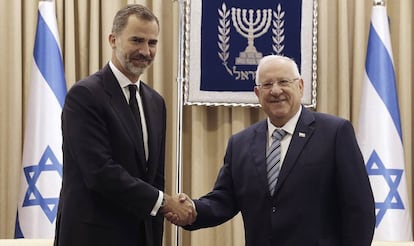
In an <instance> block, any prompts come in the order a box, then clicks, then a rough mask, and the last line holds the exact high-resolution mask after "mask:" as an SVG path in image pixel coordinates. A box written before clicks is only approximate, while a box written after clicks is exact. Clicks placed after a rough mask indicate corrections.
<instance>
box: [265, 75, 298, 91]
mask: <svg viewBox="0 0 414 246" xmlns="http://www.w3.org/2000/svg"><path fill="white" fill-rule="evenodd" d="M300 79H301V78H300V77H297V78H294V79H291V80H287V79H282V80H277V81H269V82H265V83H260V84H259V85H257V86H258V87H260V88H263V89H264V90H270V89H272V88H273V86H274V84H277V85H278V86H279V87H282V88H286V87H289V86H290V85H291V84H292V83H293V82H295V81H296V80H300Z"/></svg>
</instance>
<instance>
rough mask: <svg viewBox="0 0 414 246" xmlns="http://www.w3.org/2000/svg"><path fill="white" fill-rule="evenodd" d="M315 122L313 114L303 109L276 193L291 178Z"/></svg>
mask: <svg viewBox="0 0 414 246" xmlns="http://www.w3.org/2000/svg"><path fill="white" fill-rule="evenodd" d="M314 120H315V118H314V117H313V115H312V113H311V112H309V111H308V110H307V109H305V108H302V113H301V116H300V117H299V120H298V123H297V125H296V128H295V131H294V132H293V135H292V139H291V141H290V144H289V148H288V150H287V152H286V156H285V159H284V161H283V165H282V169H281V170H280V174H279V179H278V181H277V184H276V187H275V193H274V194H277V192H278V191H279V190H280V189H281V187H282V186H283V183H284V182H285V180H286V178H287V177H288V176H289V174H290V172H291V171H292V169H293V167H294V166H295V165H296V160H297V159H298V157H299V156H300V155H301V153H302V151H303V148H304V147H305V146H306V144H307V143H308V141H309V140H310V138H311V136H312V134H313V131H314V127H312V126H311V123H312V122H313V121H314Z"/></svg>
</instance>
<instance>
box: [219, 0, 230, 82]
mask: <svg viewBox="0 0 414 246" xmlns="http://www.w3.org/2000/svg"><path fill="white" fill-rule="evenodd" d="M218 13H219V16H220V19H219V26H218V32H219V34H218V39H219V42H218V47H219V49H220V52H219V53H218V55H219V57H220V59H221V60H222V61H223V62H222V64H223V65H224V67H225V68H226V70H227V72H228V73H229V74H230V75H233V73H232V71H231V69H230V68H229V67H228V66H227V60H228V59H229V47H230V46H229V40H230V36H229V33H230V21H229V20H228V17H229V16H230V10H227V7H226V4H225V3H223V4H222V5H221V9H219V10H218Z"/></svg>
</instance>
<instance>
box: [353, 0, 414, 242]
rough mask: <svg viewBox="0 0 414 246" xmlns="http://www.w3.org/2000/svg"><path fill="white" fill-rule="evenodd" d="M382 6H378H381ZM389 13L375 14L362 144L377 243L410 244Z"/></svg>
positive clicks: (382, 9)
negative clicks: (371, 192) (396, 242)
mask: <svg viewBox="0 0 414 246" xmlns="http://www.w3.org/2000/svg"><path fill="white" fill-rule="evenodd" d="M377 2H379V1H377ZM392 57H393V56H392V49H391V40H390V31H389V23H388V18H387V10H386V7H385V6H384V4H383V3H379V4H375V5H374V7H373V9H372V15H371V25H370V30H369V37H368V48H367V57H366V65H365V78H364V83H363V88H362V98H361V107H360V115H359V127H358V134H357V137H358V142H359V145H360V148H361V151H362V154H363V156H364V159H365V163H366V168H367V171H368V175H369V178H370V181H371V186H372V189H373V192H374V198H375V208H376V229H375V234H374V240H377V241H411V240H412V231H411V219H410V212H409V203H408V196H407V183H406V179H405V171H404V165H405V162H404V149H403V139H402V131H401V122H400V112H399V106H398V97H397V90H396V80H395V73H394V62H393V58H392Z"/></svg>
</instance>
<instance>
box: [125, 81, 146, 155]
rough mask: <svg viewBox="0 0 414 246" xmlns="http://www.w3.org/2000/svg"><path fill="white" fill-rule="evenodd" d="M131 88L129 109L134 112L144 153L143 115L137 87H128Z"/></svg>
mask: <svg viewBox="0 0 414 246" xmlns="http://www.w3.org/2000/svg"><path fill="white" fill-rule="evenodd" d="M128 88H129V93H130V94H129V108H130V109H131V111H132V114H133V115H134V118H135V123H136V124H137V128H138V135H139V138H140V139H139V142H140V144H141V147H142V150H143V151H144V142H143V137H142V125H141V114H140V113H139V107H138V101H137V88H138V87H137V86H136V85H132V84H130V85H128Z"/></svg>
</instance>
